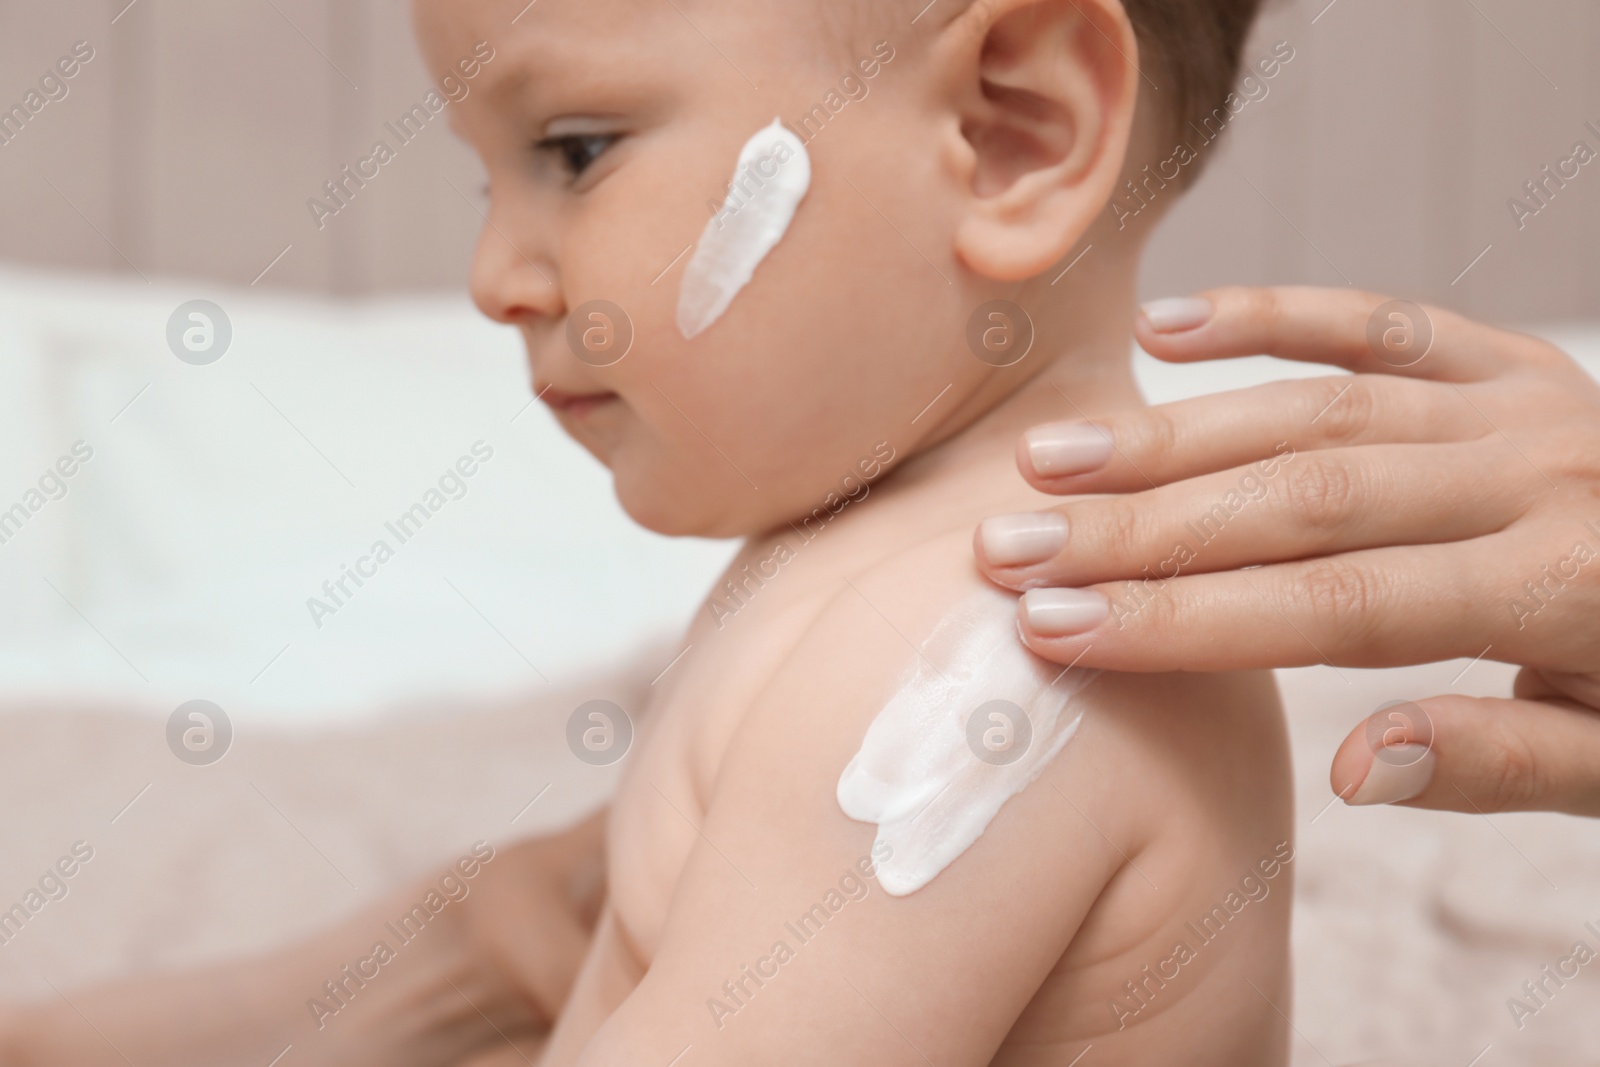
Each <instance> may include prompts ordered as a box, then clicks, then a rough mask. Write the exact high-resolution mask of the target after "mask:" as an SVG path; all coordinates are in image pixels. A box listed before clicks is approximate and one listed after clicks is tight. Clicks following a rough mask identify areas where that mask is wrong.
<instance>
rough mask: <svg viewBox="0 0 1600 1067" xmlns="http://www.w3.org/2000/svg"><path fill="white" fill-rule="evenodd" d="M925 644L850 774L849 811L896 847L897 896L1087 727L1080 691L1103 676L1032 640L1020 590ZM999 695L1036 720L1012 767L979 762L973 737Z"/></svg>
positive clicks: (967, 614) (893, 887)
mask: <svg viewBox="0 0 1600 1067" xmlns="http://www.w3.org/2000/svg"><path fill="white" fill-rule="evenodd" d="M919 651H920V652H921V656H919V657H918V662H917V663H916V664H915V665H914V666H913V667H912V668H911V669H910V670H908V671H907V673H906V675H905V677H904V678H903V679H902V680H901V684H900V688H899V689H898V690H897V691H896V692H895V694H894V696H893V697H891V698H890V700H889V702H888V703H887V704H885V705H884V707H883V710H882V711H880V712H879V713H878V715H877V717H876V718H875V719H873V720H872V725H871V726H869V727H867V733H866V736H865V737H864V738H863V739H862V741H861V749H860V751H858V752H857V753H856V755H855V758H853V759H852V760H851V761H850V763H849V765H848V766H846V767H845V769H844V773H843V774H841V775H840V776H839V789H838V797H839V807H840V808H841V809H843V811H844V813H845V814H846V815H848V816H849V817H850V818H852V819H857V820H859V821H861V822H871V823H877V824H878V837H877V843H879V844H883V843H887V844H889V845H892V846H893V849H894V851H893V856H892V858H891V859H889V860H888V861H886V862H884V863H882V864H880V865H879V867H878V882H879V884H880V885H882V886H883V888H884V889H885V890H886V891H887V892H888V893H890V894H891V895H893V896H905V895H906V894H908V893H913V892H915V891H916V890H918V889H921V888H922V887H923V886H925V885H927V884H928V883H929V882H930V881H932V880H933V878H934V877H935V876H936V875H937V874H938V873H939V872H940V871H942V870H944V869H945V868H946V867H948V866H949V865H950V863H951V862H952V861H954V860H955V858H956V857H957V856H959V855H961V854H962V853H963V852H965V851H966V850H967V849H968V848H970V847H971V846H972V844H973V842H975V841H977V840H978V838H979V837H980V836H982V834H983V832H984V830H986V829H987V828H988V826H989V822H990V821H991V820H992V819H993V818H994V817H995V815H996V814H997V813H998V812H999V811H1000V808H1001V806H1002V805H1004V804H1005V802H1006V801H1007V800H1010V799H1011V798H1012V797H1013V796H1015V795H1016V794H1017V793H1020V792H1021V791H1022V790H1023V789H1024V788H1025V787H1027V785H1028V784H1029V783H1030V782H1032V781H1033V780H1034V779H1035V778H1037V777H1039V775H1040V773H1041V772H1043V771H1044V769H1045V767H1046V766H1047V765H1048V764H1049V763H1050V761H1051V760H1052V759H1054V758H1055V756H1056V754H1057V753H1058V752H1060V751H1061V748H1062V746H1063V745H1065V744H1066V743H1067V741H1069V740H1070V739H1071V738H1072V735H1073V734H1074V733H1076V732H1077V729H1078V723H1079V722H1080V721H1081V720H1082V718H1083V709H1082V707H1081V706H1077V707H1073V706H1072V705H1073V699H1072V698H1073V697H1074V696H1075V695H1076V694H1077V693H1078V692H1079V691H1081V690H1082V689H1083V687H1084V686H1086V685H1088V684H1089V682H1090V681H1092V680H1093V679H1094V677H1095V676H1096V674H1097V673H1098V672H1096V671H1087V670H1082V669H1073V670H1071V671H1065V672H1063V671H1062V670H1061V668H1060V667H1059V666H1057V665H1056V664H1054V663H1049V662H1047V661H1045V660H1042V659H1040V658H1039V657H1038V656H1035V655H1034V654H1033V653H1032V652H1029V651H1028V650H1027V649H1026V648H1025V647H1023V645H1022V642H1021V641H1019V640H1018V639H1017V634H1016V598H1015V597H1013V596H1009V595H1007V594H1006V593H1003V592H1000V591H999V590H992V591H991V590H985V591H984V593H983V594H982V595H981V596H977V597H974V599H973V600H972V601H970V602H968V603H966V604H963V605H962V606H961V607H960V608H959V609H958V610H956V611H954V612H952V613H951V614H949V615H947V616H946V617H945V618H944V619H943V620H941V621H940V623H939V625H938V627H937V628H936V629H935V630H934V632H933V634H932V636H930V637H929V638H928V639H927V640H926V641H924V642H923V644H922V645H921V647H920V650H919ZM994 700H1004V701H1009V702H1011V703H1012V704H1015V705H1016V706H1018V707H1020V708H1021V709H1022V711H1023V712H1024V713H1025V714H1026V716H1027V721H1028V724H1029V725H1030V726H1031V727H1032V735H1033V736H1032V739H1031V741H1030V742H1029V744H1028V746H1027V748H1026V750H1025V751H1023V753H1022V754H1021V755H1020V756H1018V757H1016V758H1015V759H1014V761H1013V762H1010V763H1005V764H1003V765H997V764H996V763H992V762H988V761H986V760H983V759H979V758H978V756H977V754H976V752H975V751H974V749H973V748H972V747H971V745H970V744H969V741H968V737H969V729H968V727H969V721H970V720H971V718H972V715H973V712H974V711H976V710H977V709H978V708H979V707H980V706H982V705H984V704H986V703H988V702H989V701H994ZM985 718H987V717H985ZM980 725H981V727H982V728H984V729H987V728H989V727H990V726H991V723H990V722H988V721H985V722H983V723H982V724H980ZM980 733H981V730H980ZM1008 758H1009V757H1008Z"/></svg>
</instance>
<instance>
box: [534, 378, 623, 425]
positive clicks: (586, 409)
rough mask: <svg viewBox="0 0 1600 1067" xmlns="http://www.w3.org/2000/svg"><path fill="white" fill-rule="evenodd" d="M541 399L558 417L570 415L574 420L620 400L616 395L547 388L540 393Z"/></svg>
mask: <svg viewBox="0 0 1600 1067" xmlns="http://www.w3.org/2000/svg"><path fill="white" fill-rule="evenodd" d="M539 399H541V400H543V401H544V402H545V403H546V404H548V405H550V409H551V410H552V411H554V412H555V413H556V414H558V415H569V416H571V417H572V418H574V419H581V418H584V417H585V416H587V415H589V414H590V413H591V412H593V411H595V410H596V409H597V408H601V407H605V406H606V405H608V404H611V403H613V402H615V401H617V400H619V399H621V398H620V397H618V396H617V394H616V393H609V392H597V393H568V392H565V391H564V390H561V389H556V388H554V387H551V386H546V387H545V388H544V389H543V390H541V391H540V393H539Z"/></svg>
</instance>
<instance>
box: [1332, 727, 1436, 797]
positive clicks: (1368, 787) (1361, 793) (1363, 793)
mask: <svg viewBox="0 0 1600 1067" xmlns="http://www.w3.org/2000/svg"><path fill="white" fill-rule="evenodd" d="M1435 762H1436V760H1435V759H1434V755H1433V752H1432V750H1431V749H1429V748H1428V746H1427V745H1414V744H1409V743H1408V744H1403V745H1389V746H1388V747H1386V748H1381V749H1379V750H1378V754H1377V755H1376V756H1374V757H1373V758H1372V769H1371V770H1369V771H1367V779H1366V781H1364V782H1362V783H1361V788H1359V789H1357V790H1356V791H1355V795H1354V796H1352V797H1351V798H1350V799H1349V800H1347V801H1345V803H1347V804H1349V805H1350V806H1351V807H1356V806H1365V805H1368V804H1393V803H1395V802H1396V801H1399V800H1410V799H1411V798H1412V797H1414V796H1416V795H1417V794H1419V793H1421V792H1422V791H1423V790H1424V789H1426V788H1428V783H1429V782H1431V781H1433V768H1434V764H1435Z"/></svg>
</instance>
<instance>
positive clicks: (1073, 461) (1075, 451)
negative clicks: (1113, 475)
mask: <svg viewBox="0 0 1600 1067" xmlns="http://www.w3.org/2000/svg"><path fill="white" fill-rule="evenodd" d="M1022 440H1023V443H1024V444H1025V445H1026V446H1027V449H1028V462H1029V463H1031V464H1032V465H1033V472H1034V473H1035V474H1039V475H1043V476H1045V477H1052V478H1059V477H1062V476H1064V475H1068V474H1083V473H1084V472H1086V471H1092V470H1098V469H1100V468H1101V467H1103V466H1105V465H1106V461H1107V460H1109V459H1110V458H1111V453H1112V452H1113V451H1114V449H1113V448H1112V444H1111V432H1110V431H1109V430H1105V429H1102V428H1101V427H1099V426H1096V425H1095V424H1094V423H1092V422H1047V423H1045V424H1044V425H1043V426H1035V427H1033V428H1032V429H1030V430H1028V431H1027V432H1026V433H1024V434H1023V435H1022Z"/></svg>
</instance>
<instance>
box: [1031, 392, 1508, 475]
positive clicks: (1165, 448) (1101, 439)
mask: <svg viewBox="0 0 1600 1067" xmlns="http://www.w3.org/2000/svg"><path fill="white" fill-rule="evenodd" d="M1492 432H1493V430H1492V427H1489V426H1488V425H1487V424H1486V423H1485V422H1484V419H1483V416H1482V415H1481V414H1480V413H1479V412H1478V411H1477V410H1476V409H1474V408H1473V407H1472V405H1471V404H1470V403H1468V402H1467V401H1466V400H1465V399H1463V397H1462V396H1461V395H1460V394H1459V393H1457V392H1456V391H1455V390H1454V389H1451V388H1449V387H1446V386H1440V385H1439V384H1437V383H1434V382H1423V381H1415V380H1411V379H1403V378H1387V377H1384V376H1381V375H1372V374H1363V375H1355V376H1339V377H1330V378H1311V379H1301V380H1299V381H1282V382H1269V383H1267V384H1264V385H1258V386H1253V387H1251V388H1249V389H1239V390H1235V391H1232V392H1227V393H1216V394H1212V395H1210V396H1202V397H1195V398H1193V399H1189V400H1180V401H1176V402H1174V403H1170V404H1162V405H1159V406H1157V407H1150V408H1136V409H1132V410H1127V411H1121V412H1116V413H1113V414H1108V415H1106V416H1105V417H1100V418H1096V419H1094V421H1092V422H1090V421H1086V420H1081V419H1080V420H1071V421H1066V422H1055V423H1046V424H1043V425H1040V426H1035V427H1033V428H1031V429H1029V430H1028V431H1027V432H1026V433H1024V434H1023V435H1022V438H1021V440H1019V442H1018V444H1017V469H1018V470H1020V471H1021V472H1022V476H1023V477H1024V478H1026V479H1027V480H1028V482H1029V484H1031V485H1032V486H1033V487H1034V488H1036V489H1039V490H1042V491H1043V492H1047V493H1058V494H1069V493H1112V492H1130V491H1137V490H1140V489H1147V488H1150V487H1151V486H1154V485H1165V484H1167V483H1168V482H1173V481H1178V480H1180V479H1183V478H1191V477H1194V476H1195V475H1197V474H1205V473H1209V472H1211V471H1218V470H1226V469H1228V468H1230V467H1239V466H1243V465H1245V464H1247V463H1251V462H1254V461H1256V460H1260V459H1264V458H1267V457H1270V456H1272V455H1273V454H1275V453H1278V452H1281V451H1283V450H1284V449H1285V448H1288V449H1292V450H1294V451H1302V452H1304V451H1314V450H1320V449H1327V448H1339V447H1346V446H1350V445H1365V444H1401V443H1422V442H1441V443H1442V442H1452V441H1470V440H1474V439H1476V438H1481V437H1484V436H1487V435H1488V434H1490V433H1492Z"/></svg>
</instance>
